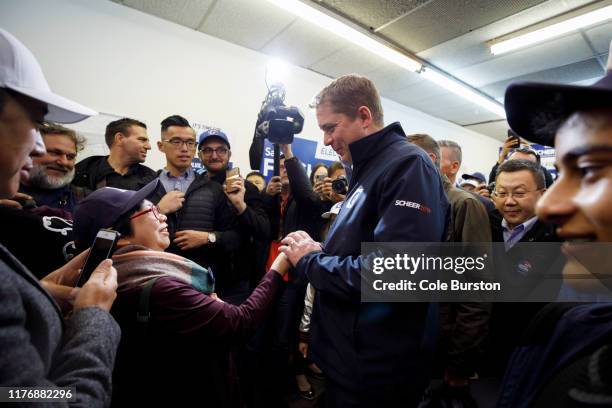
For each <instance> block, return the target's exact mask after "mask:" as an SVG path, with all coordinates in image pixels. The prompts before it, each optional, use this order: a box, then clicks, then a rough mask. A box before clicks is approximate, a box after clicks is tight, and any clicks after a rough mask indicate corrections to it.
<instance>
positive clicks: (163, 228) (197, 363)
mask: <svg viewBox="0 0 612 408" xmlns="http://www.w3.org/2000/svg"><path fill="white" fill-rule="evenodd" d="M156 183H157V180H156V181H154V182H152V183H151V184H149V185H147V186H145V187H144V188H143V189H142V190H140V191H138V192H136V191H126V190H119V189H113V188H102V189H100V190H97V191H95V192H94V193H92V194H90V195H89V196H88V197H87V198H86V199H85V200H83V201H82V202H81V203H80V204H79V206H78V207H77V209H76V211H75V214H74V226H75V230H74V232H75V237H76V239H77V245H78V246H79V247H87V246H88V245H90V244H91V241H92V240H93V238H94V237H95V235H96V234H97V232H98V231H99V230H100V229H101V228H112V229H113V230H116V231H118V232H119V233H121V238H120V240H119V242H118V244H117V250H116V251H115V253H114V255H113V265H114V266H115V268H116V269H117V276H118V278H117V281H118V290H117V293H118V295H117V301H116V302H115V305H114V307H113V309H112V310H111V313H112V314H113V316H114V317H115V319H116V320H117V321H118V323H119V325H120V326H121V330H122V339H121V344H120V346H119V351H118V356H117V362H116V366H115V370H114V374H113V405H114V406H128V405H133V403H138V405H142V406H148V405H154V404H155V405H161V404H163V405H165V403H171V404H172V405H173V406H187V405H190V404H193V403H194V402H196V401H201V404H202V405H206V406H214V407H224V406H234V405H235V402H236V401H235V400H236V399H237V397H238V392H237V390H236V389H235V381H234V379H235V372H233V364H232V361H231V358H230V353H229V349H230V346H231V345H233V344H235V343H238V342H240V341H243V340H245V339H246V338H247V337H248V335H249V334H250V333H252V332H253V331H254V329H255V328H256V327H257V326H258V325H259V324H261V323H262V322H263V320H264V318H265V316H266V315H267V312H268V310H269V309H270V306H272V304H273V303H274V300H275V297H276V296H275V295H276V293H277V292H278V290H279V289H280V288H281V285H282V276H284V275H285V274H286V272H287V270H288V268H289V264H288V262H287V260H286V258H285V257H284V255H279V256H278V257H277V258H276V260H275V261H274V263H273V265H272V268H271V270H270V271H269V272H268V273H267V274H266V275H265V276H264V278H263V279H262V280H261V282H260V284H259V286H257V288H256V289H255V290H254V291H253V293H252V294H251V295H250V296H249V298H248V299H247V300H246V301H245V302H244V303H242V304H241V305H240V306H234V305H231V304H229V303H225V302H223V301H222V300H221V299H219V298H217V297H216V295H215V293H214V275H213V273H212V271H210V269H208V268H206V267H204V266H201V265H198V264H196V263H194V262H192V261H190V260H189V259H187V258H184V257H181V256H179V255H175V254H171V253H166V252H164V250H165V249H166V248H167V247H168V245H169V244H170V241H169V236H168V230H167V224H166V216H165V215H163V214H161V213H159V211H158V209H157V207H155V206H154V205H153V204H152V203H151V202H150V201H148V200H146V199H145V198H146V197H147V196H148V195H149V194H150V193H151V192H152V191H153V190H154V189H155V187H156Z"/></svg>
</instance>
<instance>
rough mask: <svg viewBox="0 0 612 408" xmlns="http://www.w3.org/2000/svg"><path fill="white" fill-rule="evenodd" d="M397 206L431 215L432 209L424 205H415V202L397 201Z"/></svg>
mask: <svg viewBox="0 0 612 408" xmlns="http://www.w3.org/2000/svg"><path fill="white" fill-rule="evenodd" d="M395 206H396V207H408V208H414V209H415V210H419V211H421V212H422V213H425V214H429V213H431V208H429V207H427V206H424V205H423V204H419V203H415V202H414V201H406V200H395Z"/></svg>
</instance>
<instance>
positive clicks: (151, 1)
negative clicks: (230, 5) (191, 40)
mask: <svg viewBox="0 0 612 408" xmlns="http://www.w3.org/2000/svg"><path fill="white" fill-rule="evenodd" d="M122 3H123V4H125V5H126V6H129V7H131V8H134V9H136V10H140V11H144V12H145V13H148V14H152V15H154V16H157V17H160V18H163V19H165V20H169V21H172V22H174V23H177V24H180V25H184V26H186V27H189V28H193V29H196V28H198V25H199V24H200V22H201V21H202V19H203V18H204V16H205V15H206V12H207V11H208V8H209V7H210V6H211V5H212V3H213V0H124V1H123V2H122Z"/></svg>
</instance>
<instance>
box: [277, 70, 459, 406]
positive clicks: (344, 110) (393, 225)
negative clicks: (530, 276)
mask: <svg viewBox="0 0 612 408" xmlns="http://www.w3.org/2000/svg"><path fill="white" fill-rule="evenodd" d="M315 106H316V113H317V120H318V123H319V127H320V128H321V130H323V132H324V142H325V144H326V145H327V146H332V148H333V149H334V150H335V151H336V153H338V154H339V155H340V156H341V158H342V160H343V161H345V162H349V163H352V165H353V174H352V177H351V180H350V186H349V193H348V195H347V199H346V201H345V202H344V204H343V206H342V209H341V210H340V213H339V215H338V218H337V219H336V222H335V223H334V226H333V227H332V229H331V230H330V231H329V234H328V237H327V239H326V241H325V243H324V244H323V245H321V244H319V243H317V242H315V241H313V240H312V239H311V238H310V237H309V236H308V234H306V233H305V232H303V231H298V232H294V233H291V234H289V235H288V236H287V237H286V238H285V239H284V240H283V244H284V246H283V247H281V251H282V252H284V253H286V254H287V255H288V256H289V259H290V261H291V263H292V264H293V265H294V266H295V267H296V269H297V271H298V272H299V273H304V274H306V277H307V278H308V280H309V281H310V283H311V284H312V285H313V286H314V287H315V289H316V290H317V296H316V298H315V304H314V310H313V316H312V344H311V357H312V359H313V360H314V361H315V362H316V363H317V365H319V367H321V368H322V369H323V371H324V372H325V374H326V375H327V377H328V383H327V385H326V393H327V397H326V399H327V404H328V406H342V407H368V406H374V405H375V406H377V407H394V406H402V407H411V406H416V405H417V404H418V401H419V398H420V396H421V395H422V392H423V390H424V388H425V386H426V385H427V382H428V367H429V366H431V362H432V360H433V359H432V355H431V353H432V350H433V342H434V341H435V336H433V335H432V331H435V325H436V324H437V322H436V321H435V318H434V319H433V320H432V319H429V318H428V316H435V313H437V309H436V310H434V309H435V308H434V307H433V305H430V304H427V303H362V302H361V267H362V264H363V257H362V255H361V243H362V242H438V241H443V240H444V238H445V236H446V226H447V225H448V217H449V216H450V212H449V207H450V206H449V203H448V200H447V199H446V195H445V193H444V190H443V187H442V183H441V181H440V176H439V174H438V171H437V170H436V169H435V168H434V166H433V164H432V163H431V161H430V160H429V157H427V155H426V154H425V152H423V150H421V149H420V148H418V147H416V146H414V145H412V144H411V143H409V142H408V141H407V140H406V136H405V134H404V131H403V130H402V127H401V126H400V124H399V123H397V122H396V123H393V124H391V125H389V126H386V127H384V125H383V113H382V108H381V104H380V97H379V95H378V92H377V90H376V88H375V87H374V85H373V83H372V82H371V81H370V80H369V79H367V78H364V77H360V76H357V75H346V76H343V77H340V78H338V79H336V80H335V81H333V82H332V83H331V84H330V85H329V86H327V87H326V88H324V89H323V90H322V91H321V92H320V93H319V95H318V96H317V98H316V101H315Z"/></svg>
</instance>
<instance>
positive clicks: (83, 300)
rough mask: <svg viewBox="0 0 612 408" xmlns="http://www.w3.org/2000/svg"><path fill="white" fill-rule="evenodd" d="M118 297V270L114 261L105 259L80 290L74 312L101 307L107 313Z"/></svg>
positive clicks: (75, 301)
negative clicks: (114, 265)
mask: <svg viewBox="0 0 612 408" xmlns="http://www.w3.org/2000/svg"><path fill="white" fill-rule="evenodd" d="M116 297H117V270H116V269H115V268H114V267H113V261H112V260H110V259H105V260H104V261H102V262H101V263H100V265H99V266H98V267H97V268H96V270H95V271H93V273H92V274H91V277H90V278H89V280H88V281H87V282H86V283H85V285H83V287H82V288H81V289H79V293H78V295H77V296H76V299H75V300H74V310H78V309H81V308H85V307H99V308H100V309H102V310H106V311H107V312H108V311H109V310H110V309H111V306H112V305H113V302H114V301H115V298H116Z"/></svg>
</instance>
